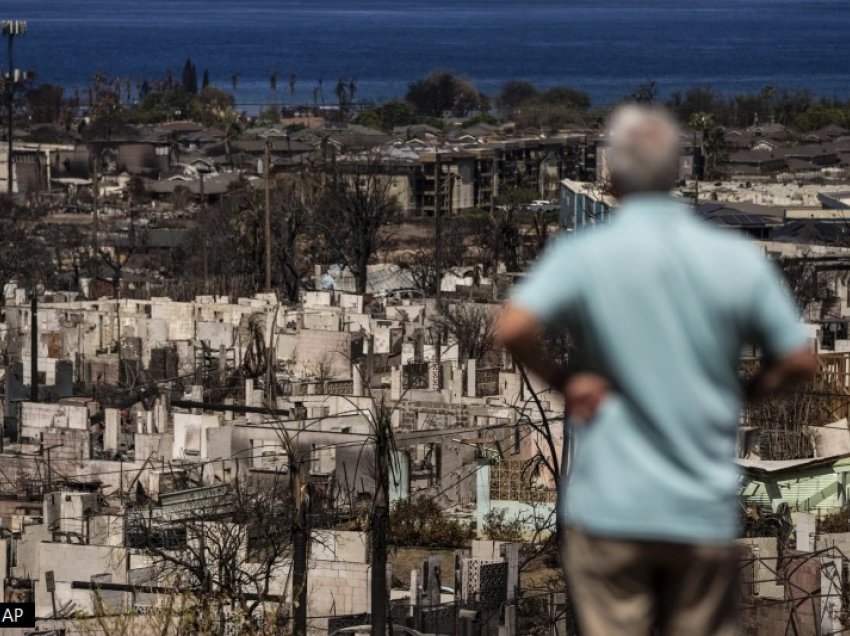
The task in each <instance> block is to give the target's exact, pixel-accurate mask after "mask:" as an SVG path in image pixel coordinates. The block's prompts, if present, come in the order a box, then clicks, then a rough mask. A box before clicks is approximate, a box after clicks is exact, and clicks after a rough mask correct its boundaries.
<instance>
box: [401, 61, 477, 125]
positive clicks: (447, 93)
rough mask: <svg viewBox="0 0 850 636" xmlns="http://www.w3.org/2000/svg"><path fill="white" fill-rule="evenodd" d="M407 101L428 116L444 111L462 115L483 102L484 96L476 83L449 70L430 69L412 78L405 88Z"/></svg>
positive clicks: (439, 114)
mask: <svg viewBox="0 0 850 636" xmlns="http://www.w3.org/2000/svg"><path fill="white" fill-rule="evenodd" d="M407 101H408V102H410V103H411V104H413V106H414V107H415V108H416V110H418V111H419V112H420V113H422V114H423V115H427V116H430V117H442V116H443V114H444V113H450V114H452V115H454V116H456V117H465V116H467V115H469V114H470V113H472V112H475V111H478V110H481V109H482V107H484V106H486V97H485V96H484V95H483V94H482V93H481V92H479V90H478V89H477V88H476V87H475V85H474V84H473V83H472V82H470V81H469V80H467V79H464V78H461V77H458V76H457V75H455V74H454V73H452V72H451V71H431V73H429V74H428V76H427V77H425V78H423V79H420V80H417V81H415V82H413V83H412V84H411V85H410V87H409V88H408V90H407Z"/></svg>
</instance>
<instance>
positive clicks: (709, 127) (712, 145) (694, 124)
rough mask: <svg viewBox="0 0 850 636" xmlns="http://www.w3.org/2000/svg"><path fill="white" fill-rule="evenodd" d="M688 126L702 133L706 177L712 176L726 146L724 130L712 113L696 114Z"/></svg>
mask: <svg viewBox="0 0 850 636" xmlns="http://www.w3.org/2000/svg"><path fill="white" fill-rule="evenodd" d="M688 125H689V126H690V127H691V128H693V129H694V130H696V131H698V132H699V133H700V152H701V154H702V156H703V157H704V158H705V164H704V166H703V173H704V176H710V175H712V174H713V173H714V171H715V169H716V168H717V164H718V162H719V160H720V156H721V155H722V153H723V150H724V148H725V146H726V138H725V137H724V134H723V129H722V128H721V127H720V126H718V125H717V124H716V123H715V120H714V116H713V115H711V114H710V113H703V112H699V113H694V114H693V115H692V116H691V119H690V121H689V122H688Z"/></svg>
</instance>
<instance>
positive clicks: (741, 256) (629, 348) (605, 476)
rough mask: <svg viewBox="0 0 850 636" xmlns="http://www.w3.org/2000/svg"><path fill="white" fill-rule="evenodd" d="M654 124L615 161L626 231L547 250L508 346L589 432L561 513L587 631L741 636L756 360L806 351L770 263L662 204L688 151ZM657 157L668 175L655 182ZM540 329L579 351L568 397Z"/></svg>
mask: <svg viewBox="0 0 850 636" xmlns="http://www.w3.org/2000/svg"><path fill="white" fill-rule="evenodd" d="M644 114H645V121H644V120H641V119H640V116H641V113H640V111H636V112H635V113H632V115H633V116H634V117H635V118H636V119H635V121H636V127H637V132H636V133H635V134H636V135H638V139H637V142H635V141H634V140H628V139H627V140H626V142H622V143H621V147H619V148H618V147H617V144H616V143H615V144H613V146H614V147H613V148H612V152H618V151H619V152H620V153H621V154H620V155H617V157H621V156H623V155H625V156H626V157H625V158H626V161H625V164H627V165H628V164H629V161H628V160H629V159H631V160H632V162H631V169H630V170H626V169H625V168H624V167H623V166H622V164H621V165H620V166H619V169H620V170H622V171H623V173H622V174H625V175H626V176H625V177H624V180H625V181H626V185H627V186H629V185H631V186H632V187H625V188H623V189H625V190H626V192H625V193H624V194H625V196H624V197H623V200H622V205H621V206H620V208H619V209H618V211H617V212H616V215H615V218H614V220H613V221H611V222H610V224H608V225H606V226H603V227H599V228H597V229H593V230H590V231H587V232H585V233H584V234H583V235H582V236H580V237H577V238H568V239H565V240H562V241H560V242H558V243H556V244H555V245H554V246H553V247H552V248H551V249H549V250H548V251H547V253H546V254H545V255H544V257H543V258H542V259H541V261H540V262H539V263H538V264H537V266H536V267H535V269H534V270H533V271H532V272H531V273H530V275H529V277H528V279H527V280H526V281H525V282H524V283H523V284H522V285H521V286H520V287H519V288H518V290H517V291H516V293H515V294H514V296H513V298H512V301H511V303H510V305H509V307H508V309H507V310H506V312H505V317H504V318H503V324H502V327H501V328H500V334H501V337H502V340H503V341H505V342H506V344H508V346H509V347H510V348H511V349H512V351H513V352H514V354H515V355H516V356H517V357H518V359H520V361H522V362H525V363H526V364H527V365H528V366H529V367H531V368H532V369H533V370H536V371H537V372H538V373H540V374H541V375H543V376H544V377H546V376H547V375H548V376H549V377H547V379H549V381H550V382H552V383H553V384H555V385H556V386H559V388H561V387H562V388H563V391H564V394H565V401H566V405H567V410H568V413H569V414H572V415H576V414H583V416H584V419H589V422H588V423H587V425H586V426H584V425H581V426H577V427H574V431H575V438H576V455H575V460H574V463H573V468H572V473H571V475H570V476H569V484H566V483H562V484H561V488H562V489H561V500H560V503H559V511H558V512H559V522H560V523H561V524H562V525H564V526H568V527H569V528H570V532H569V533H568V539H567V550H566V552H567V554H565V558H566V561H567V564H568V570H567V574H568V577H569V579H570V581H571V583H572V585H571V588H572V593H573V596H574V598H575V599H576V600H577V602H578V605H579V615H580V618H581V621H582V625H583V627H584V629H585V630H586V631H587V632H588V633H589V634H591V635H595V634H646V633H648V632H649V630H650V629H651V627H652V626H653V625H655V626H657V627H660V628H661V630H662V632H663V633H676V634H726V633H729V634H731V633H734V630H735V621H734V612H733V611H732V610H733V608H734V597H735V595H736V594H737V589H736V588H735V585H734V573H735V571H736V567H737V564H736V563H735V554H734V551H733V548H732V541H733V539H734V538H735V537H736V512H735V496H736V483H737V472H736V470H735V467H734V465H733V462H732V458H733V457H734V449H735V436H736V433H735V431H736V428H737V424H738V417H739V409H740V406H741V400H742V398H743V396H744V388H743V386H742V383H741V380H740V379H739V376H738V369H739V358H740V354H741V349H742V347H743V346H744V344H745V343H747V342H752V343H755V344H757V345H759V346H760V347H761V348H762V350H763V351H764V352H765V354H766V355H767V357H768V358H769V359H770V360H773V361H778V360H784V359H786V358H787V357H789V356H790V357H791V358H792V359H793V358H795V357H796V356H798V355H800V354H801V352H805V346H806V340H805V337H804V335H803V333H802V331H801V329H800V327H799V325H798V324H797V313H796V310H795V308H794V306H793V303H792V302H791V301H790V299H789V297H788V295H787V294H786V292H785V291H784V289H783V288H782V286H781V284H780V282H779V279H778V277H777V275H776V273H775V272H774V271H773V270H772V268H771V266H770V265H769V264H768V263H767V262H766V261H765V259H764V258H763V257H762V255H761V254H760V253H759V252H758V251H757V250H756V249H755V248H754V247H753V246H751V245H749V244H747V243H746V242H744V240H743V239H741V238H738V237H737V236H734V235H732V234H729V233H723V232H721V231H720V230H716V229H714V228H712V227H710V226H708V225H707V224H706V223H704V222H702V221H701V220H699V219H698V218H697V217H696V216H695V215H694V213H693V211H692V210H691V209H690V208H689V207H688V206H686V205H684V204H682V203H680V202H677V201H676V200H674V199H672V198H671V197H669V196H667V195H665V194H663V193H662V192H663V190H664V189H665V188H663V187H660V186H659V187H654V184H655V181H653V179H655V180H656V181H658V182H659V183H660V182H661V181H663V178H672V171H673V166H672V163H673V161H674V160H678V156H677V155H675V154H674V151H673V148H676V149H677V148H678V141H677V140H676V141H673V140H672V139H670V138H669V137H670V135H672V131H675V127H672V125H671V126H670V128H671V130H666V129H664V126H665V123H664V122H665V120H664V118H663V115H660V114H658V113H651V112H650V113H644ZM653 117H655V118H656V121H654V122H653V121H652V118H653ZM658 118H660V120H659V119H658ZM653 125H655V126H660V128H661V130H660V132H659V131H658V130H652V126H653ZM641 126H644V128H641ZM647 131H648V132H647ZM624 134H625V133H624ZM641 134H645V135H648V136H649V137H648V138H647V139H640V138H639V136H640V135H641ZM653 134H666V135H667V138H666V140H664V139H662V140H661V141H659V142H658V144H657V145H658V146H661V148H660V151H659V150H658V148H656V145H654V142H653V143H644V144H643V145H641V143H642V142H647V141H653V140H651V139H650V138H651V137H652V135H653ZM665 141H666V143H667V146H669V148H665V147H663V146H664V143H665ZM627 142H628V143H627ZM629 143H632V145H633V146H634V145H636V146H637V148H636V149H635V148H633V147H631V146H629ZM629 152H633V153H637V155H638V156H637V157H629V156H628V153H629ZM642 152H645V153H646V154H648V155H650V156H649V157H647V156H644V155H642V154H641V153H642ZM654 152H659V153H660V154H659V157H660V158H659V161H664V162H665V163H663V165H662V164H659V165H660V167H659V168H657V170H658V174H657V175H656V174H655V173H653V172H652V166H653V164H652V161H651V159H652V157H651V155H652V154H653V153H654ZM613 168H614V169H617V168H618V166H617V165H616V164H615V165H614V166H613ZM641 171H649V172H648V173H646V174H643V173H642V172H641ZM665 175H667V176H666V177H665ZM628 177H631V179H632V181H631V182H629V181H628ZM644 182H645V183H646V184H647V185H646V187H645V188H641V187H637V186H635V184H640V183H644ZM669 185H670V184H667V187H669ZM615 186H616V183H615ZM621 194H623V193H622V190H621ZM512 316H513V318H512ZM511 322H513V323H514V324H515V325H518V326H517V327H516V328H515V330H514V331H515V332H516V333H513V332H512V331H511V328H510V324H508V325H507V326H506V325H505V323H511ZM523 324H526V325H527V326H526V327H524V328H522V327H521V325H523ZM538 324H539V325H555V326H558V327H564V328H566V329H567V330H568V331H569V332H570V334H571V335H572V337H573V341H574V343H575V345H576V357H575V360H574V362H575V364H574V366H575V367H576V371H575V372H574V373H572V374H570V375H569V376H567V377H564V378H563V380H561V379H559V378H558V377H557V374H556V373H555V372H554V371H552V370H551V368H548V367H546V366H545V365H542V363H537V362H535V361H534V360H535V358H537V357H541V355H542V352H540V351H537V352H535V351H534V350H533V349H534V345H532V344H528V343H525V344H523V336H522V335H521V334H522V333H523V332H524V331H523V330H525V331H531V330H532V327H536V326H537V325H538ZM518 334H519V335H518ZM806 355H807V354H806ZM802 366H803V367H805V368H804V369H803V373H802V374H803V375H804V374H805V373H806V372H808V371H809V366H808V362H804V364H803V365H802ZM791 375H793V374H791ZM781 379H782V382H784V378H781ZM768 388H775V387H774V386H772V385H771V386H770V387H768ZM588 405H590V406H589V407H588ZM588 409H589V410H588ZM573 419H575V418H573ZM566 478H567V476H566V475H562V481H564V480H566Z"/></svg>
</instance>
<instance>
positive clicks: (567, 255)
mask: <svg viewBox="0 0 850 636" xmlns="http://www.w3.org/2000/svg"><path fill="white" fill-rule="evenodd" d="M578 243H579V241H578V239H576V238H574V237H565V238H561V239H558V240H557V241H555V242H553V243H552V244H551V246H550V247H548V248H547V249H546V250H545V251H544V253H543V255H542V256H541V257H540V259H539V260H538V261H537V263H535V265H534V266H533V267H532V268H531V271H530V272H529V273H528V275H527V276H526V277H525V279H524V280H522V282H520V283H519V284H518V285H517V286H516V287H515V288H514V290H513V292H512V293H511V304H513V305H515V306H517V307H519V308H521V309H524V310H525V311H528V312H530V313H532V314H534V316H536V317H537V319H538V320H540V321H541V322H543V323H552V322H555V321H557V320H558V319H559V317H560V316H561V315H563V313H565V312H566V311H567V310H568V309H569V307H570V305H571V304H572V303H574V302H575V301H576V299H577V298H578V296H579V294H580V283H581V276H580V275H579V272H578V271H577V262H578V252H579V245H578Z"/></svg>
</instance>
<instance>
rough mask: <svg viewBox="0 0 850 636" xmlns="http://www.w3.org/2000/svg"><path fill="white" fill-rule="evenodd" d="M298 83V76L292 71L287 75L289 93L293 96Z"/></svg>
mask: <svg viewBox="0 0 850 636" xmlns="http://www.w3.org/2000/svg"><path fill="white" fill-rule="evenodd" d="M296 84H298V76H297V75H296V74H295V73H293V74H292V75H290V76H289V94H290V95H292V97H295V86H296Z"/></svg>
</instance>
